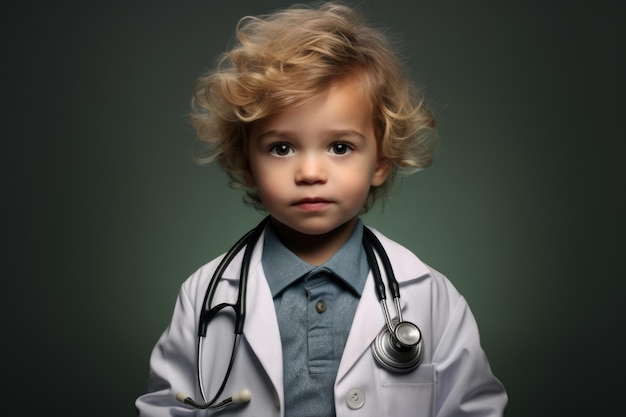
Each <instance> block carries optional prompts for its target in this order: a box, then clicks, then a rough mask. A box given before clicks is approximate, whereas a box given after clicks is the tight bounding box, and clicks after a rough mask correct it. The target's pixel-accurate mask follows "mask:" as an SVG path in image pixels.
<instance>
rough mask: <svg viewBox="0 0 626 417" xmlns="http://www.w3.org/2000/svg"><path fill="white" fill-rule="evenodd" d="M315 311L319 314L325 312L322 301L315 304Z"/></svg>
mask: <svg viewBox="0 0 626 417" xmlns="http://www.w3.org/2000/svg"><path fill="white" fill-rule="evenodd" d="M315 311H317V312H318V313H320V314H321V313H323V312H324V311H326V304H325V303H324V302H323V301H318V302H317V303H315Z"/></svg>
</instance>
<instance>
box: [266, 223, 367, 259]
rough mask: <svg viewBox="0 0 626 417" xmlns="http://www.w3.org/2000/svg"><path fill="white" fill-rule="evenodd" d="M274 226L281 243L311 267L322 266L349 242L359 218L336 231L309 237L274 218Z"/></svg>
mask: <svg viewBox="0 0 626 417" xmlns="http://www.w3.org/2000/svg"><path fill="white" fill-rule="evenodd" d="M271 221H272V226H273V227H274V231H275V232H276V235H277V236H278V238H279V239H280V241H281V242H282V243H283V245H285V246H286V247H287V249H289V250H290V251H292V252H293V253H295V254H296V255H297V256H298V257H300V258H301V259H302V260H304V261H305V262H308V263H310V264H311V265H316V266H319V265H322V264H323V263H324V262H326V261H327V260H329V259H330V258H331V257H332V256H333V255H334V254H335V253H336V252H337V251H338V250H339V249H340V248H341V247H342V246H343V244H344V243H346V242H347V241H348V239H349V238H350V235H351V234H352V231H353V230H354V227H355V226H356V223H357V218H356V217H355V218H353V219H350V220H349V221H347V222H346V223H344V224H342V225H340V226H338V227H336V228H335V229H333V230H331V231H329V232H326V233H323V234H319V235H309V234H305V233H301V232H298V231H297V230H294V229H292V228H290V227H289V226H286V225H284V224H283V223H280V222H279V221H277V220H275V219H274V218H272V220H271Z"/></svg>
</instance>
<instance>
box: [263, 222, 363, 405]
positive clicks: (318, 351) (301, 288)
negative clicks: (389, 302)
mask: <svg viewBox="0 0 626 417" xmlns="http://www.w3.org/2000/svg"><path fill="white" fill-rule="evenodd" d="M362 238H363V223H362V221H361V220H360V219H359V220H358V222H357V225H356V227H355V228H354V231H353V232H352V234H351V235H350V238H349V239H348V241H347V242H346V243H345V244H344V245H343V246H342V247H341V248H340V249H339V250H338V251H337V252H336V253H335V254H334V255H333V256H332V257H331V258H330V259H329V260H328V261H327V262H326V263H324V264H323V265H321V266H315V265H311V264H309V263H307V262H305V261H303V260H302V259H300V258H299V257H298V256H296V255H295V254H294V253H293V252H291V251H290V250H289V249H287V248H286V247H285V246H284V245H283V244H282V242H281V241H280V240H279V239H278V237H277V236H276V234H275V232H274V230H273V229H272V227H271V223H270V224H268V227H267V228H266V231H265V237H264V244H263V256H262V263H263V270H264V272H265V276H266V277H267V281H268V283H269V287H270V290H271V291H272V296H273V297H274V306H275V308H276V315H277V317H278V327H279V329H280V338H281V343H282V348H283V369H284V376H283V379H284V386H285V416H286V417H291V416H298V417H308V416H310V417H324V416H334V415H335V399H334V385H335V379H336V377H337V370H338V369H339V362H340V361H341V355H342V353H343V349H344V347H345V345H346V340H347V338H348V333H350V326H351V325H352V319H353V317H354V312H355V311H356V307H357V304H358V303H359V298H360V297H361V293H362V291H363V287H364V285H365V280H366V279H367V274H368V272H369V266H368V264H367V258H366V256H365V251H364V250H363V244H362Z"/></svg>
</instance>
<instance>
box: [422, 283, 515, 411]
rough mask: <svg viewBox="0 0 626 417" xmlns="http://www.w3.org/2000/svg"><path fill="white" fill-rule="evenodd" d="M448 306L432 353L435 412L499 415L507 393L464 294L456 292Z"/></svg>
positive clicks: (505, 401)
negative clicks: (456, 296) (446, 314)
mask: <svg viewBox="0 0 626 417" xmlns="http://www.w3.org/2000/svg"><path fill="white" fill-rule="evenodd" d="M453 292H454V291H453ZM450 307H451V311H450V312H451V314H450V315H449V316H448V320H447V325H446V326H445V327H444V330H443V332H442V334H441V337H440V339H439V341H438V344H437V346H436V347H435V351H434V353H433V363H434V364H436V370H437V371H436V381H437V394H436V400H435V401H436V406H435V409H436V410H437V412H436V415H437V417H470V416H471V417H501V416H502V415H503V413H504V409H505V407H506V404H507V394H506V391H505V389H504V386H503V385H502V384H501V383H500V381H499V380H498V379H497V378H496V377H495V376H494V375H493V373H492V371H491V369H490V365H489V362H488V360H487V356H486V355H485V352H484V351H483V349H482V347H481V345H480V338H479V331H478V326H477V324H476V320H475V319H474V316H473V314H472V312H471V311H470V308H469V306H468V304H467V302H466V300H465V299H464V298H463V297H461V296H458V298H456V300H455V302H454V303H453V304H452V305H451V306H450Z"/></svg>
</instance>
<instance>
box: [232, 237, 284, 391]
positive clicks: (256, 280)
mask: <svg viewBox="0 0 626 417" xmlns="http://www.w3.org/2000/svg"><path fill="white" fill-rule="evenodd" d="M262 253H263V235H261V237H260V238H259V240H258V242H257V244H256V246H255V248H254V251H253V252H252V257H251V259H250V270H249V273H248V288H247V291H246V298H247V299H246V321H245V325H244V329H243V334H244V341H245V342H247V343H248V344H249V345H250V348H251V349H252V351H253V352H254V354H255V355H256V357H257V359H258V360H259V363H260V364H261V366H262V367H263V369H264V370H265V372H266V373H267V375H268V377H269V379H270V381H271V382H272V384H273V385H274V388H275V390H276V395H277V396H278V398H279V399H280V402H281V403H282V401H283V400H282V397H283V356H282V345H281V341H280V333H279V329H278V320H277V319H276V310H275V308H274V300H273V298H272V294H271V292H270V288H269V285H268V284H267V280H266V278H265V274H264V273H263V267H262V264H261V254H262ZM242 258H243V257H242V256H238V257H237V258H236V259H235V260H236V261H237V262H235V261H233V262H232V263H231V264H230V265H229V267H228V268H227V270H226V271H225V273H224V275H227V274H228V276H231V277H239V269H240V266H241V259H242Z"/></svg>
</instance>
